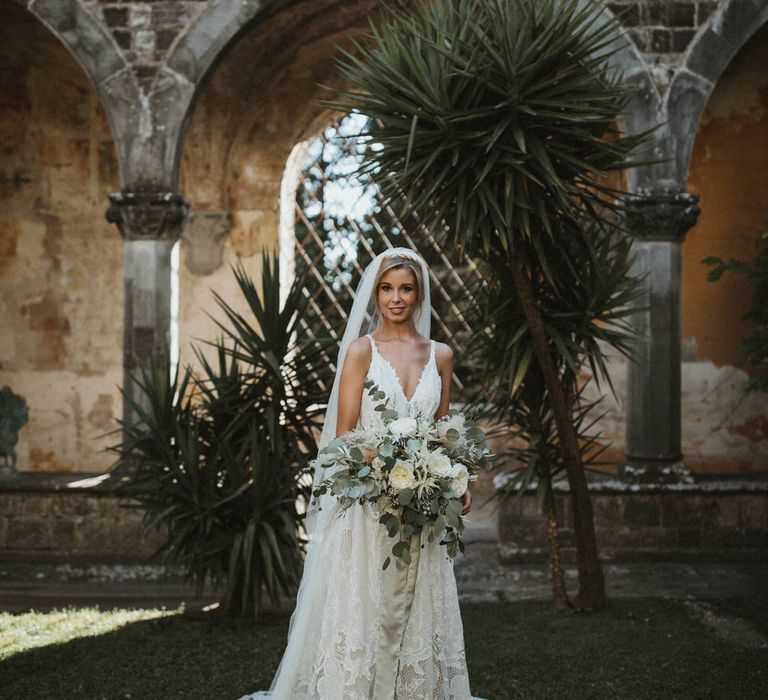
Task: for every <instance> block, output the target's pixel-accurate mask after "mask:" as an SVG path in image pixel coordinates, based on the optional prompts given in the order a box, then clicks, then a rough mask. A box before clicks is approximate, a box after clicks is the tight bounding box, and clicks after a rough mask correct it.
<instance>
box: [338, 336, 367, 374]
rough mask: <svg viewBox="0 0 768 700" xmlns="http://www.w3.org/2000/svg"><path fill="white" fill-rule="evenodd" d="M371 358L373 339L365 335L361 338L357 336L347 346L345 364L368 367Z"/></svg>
mask: <svg viewBox="0 0 768 700" xmlns="http://www.w3.org/2000/svg"><path fill="white" fill-rule="evenodd" d="M370 359H371V341H370V340H368V338H366V337H365V336H364V335H361V336H360V337H359V338H355V339H354V340H353V341H352V342H351V343H350V344H349V347H348V348H347V355H346V359H345V360H344V362H345V364H346V363H347V362H349V364H351V365H354V366H357V367H360V368H363V369H367V368H368V363H369V361H370Z"/></svg>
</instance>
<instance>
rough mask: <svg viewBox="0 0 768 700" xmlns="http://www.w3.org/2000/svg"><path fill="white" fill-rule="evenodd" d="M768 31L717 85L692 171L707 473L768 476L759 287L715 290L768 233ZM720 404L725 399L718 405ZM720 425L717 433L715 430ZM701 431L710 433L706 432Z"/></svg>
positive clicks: (698, 398) (694, 320)
mask: <svg viewBox="0 0 768 700" xmlns="http://www.w3.org/2000/svg"><path fill="white" fill-rule="evenodd" d="M766 62H768V24H764V25H763V26H762V27H761V28H760V29H758V30H757V31H756V32H755V33H754V34H752V36H751V37H750V38H749V39H748V40H747V42H746V43H745V44H744V45H743V46H742V47H741V49H740V50H739V51H738V53H737V54H736V55H735V56H734V57H733V58H732V60H731V62H730V63H729V64H728V66H727V67H726V69H725V70H724V72H723V73H722V75H721V76H720V77H719V79H718V81H717V83H716V84H715V86H714V88H713V90H712V92H711V94H710V97H709V100H708V102H707V104H706V106H705V108H704V111H703V113H702V116H701V120H700V121H699V126H698V130H697V132H696V136H695V140H694V143H693V149H692V154H691V161H690V167H689V176H688V177H689V188H690V190H691V191H692V192H694V193H696V194H698V195H700V197H701V215H700V218H699V221H698V223H697V225H696V228H695V229H694V230H693V231H692V232H691V233H690V234H689V235H688V236H687V237H686V240H685V243H684V244H683V248H682V252H683V258H682V279H683V280H684V284H683V286H682V290H681V311H682V314H681V315H682V337H683V348H684V356H683V361H684V362H685V363H686V369H687V371H686V372H685V373H684V379H685V382H684V392H683V396H684V400H685V402H686V404H687V413H688V420H687V421H686V423H685V424H684V431H683V437H684V441H685V444H686V447H687V449H686V452H687V453H689V454H690V455H691V460H695V459H696V455H697V454H698V455H700V454H703V453H706V454H707V455H708V458H707V459H706V460H704V459H702V458H699V459H698V461H699V462H701V464H700V468H701V469H702V470H705V471H718V472H740V471H752V470H756V469H758V468H760V467H761V465H762V469H766V468H768V462H766V461H765V457H764V456H763V457H762V458H760V457H759V455H760V453H761V449H760V445H761V443H763V444H764V440H765V428H764V427H763V426H764V418H762V419H761V413H762V411H761V410H760V409H761V408H762V407H761V406H759V405H758V401H757V397H756V396H754V395H753V396H750V395H748V394H744V392H743V388H744V383H745V382H746V380H747V378H748V376H749V375H750V374H754V368H751V369H750V368H749V367H744V368H740V367H739V365H740V364H741V360H740V357H739V349H738V348H739V344H740V342H741V339H742V338H743V337H744V334H745V332H746V331H747V329H748V328H750V327H751V325H752V324H753V322H751V321H748V320H745V319H743V318H742V317H743V315H744V314H745V313H746V312H747V310H748V309H749V307H750V304H751V300H752V295H753V293H754V286H753V285H752V284H750V283H749V282H748V281H747V280H746V279H745V278H743V277H742V276H740V275H732V274H728V273H727V274H725V275H724V276H723V277H722V279H720V280H719V281H717V282H709V281H708V280H707V273H708V272H709V271H710V270H711V269H712V266H710V265H705V264H704V263H703V262H702V261H703V260H704V259H705V258H707V257H711V256H717V257H720V258H722V259H723V260H725V261H727V260H729V259H731V258H734V259H737V260H742V261H748V262H750V263H751V262H754V260H755V258H756V256H757V253H758V251H759V241H760V237H761V236H762V235H763V234H764V233H765V232H766V231H768V206H767V205H766V204H765V191H766V190H767V189H768V171H766V169H765V159H766V156H768V147H766V144H768V77H767V76H766V74H765V69H764V67H765V64H766ZM715 397H716V400H715ZM713 425H716V426H720V429H719V430H715V431H712V429H711V428H712V426H713ZM699 426H705V429H703V430H702V429H700V428H699Z"/></svg>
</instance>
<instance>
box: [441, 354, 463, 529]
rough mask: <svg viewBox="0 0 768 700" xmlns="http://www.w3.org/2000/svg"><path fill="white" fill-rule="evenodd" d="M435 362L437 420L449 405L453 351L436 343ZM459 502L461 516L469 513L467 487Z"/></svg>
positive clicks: (446, 410) (446, 411)
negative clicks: (438, 396) (439, 389)
mask: <svg viewBox="0 0 768 700" xmlns="http://www.w3.org/2000/svg"><path fill="white" fill-rule="evenodd" d="M435 362H436V363H437V371H438V372H439V373H440V381H441V382H442V385H441V386H442V388H441V391H440V405H439V406H438V408H437V412H436V413H435V420H439V419H440V418H442V417H443V416H444V415H445V414H446V413H448V407H449V404H450V403H451V380H452V378H453V350H451V348H450V347H449V346H448V345H446V344H445V343H438V344H437V347H436V348H435ZM461 502H462V503H463V504H464V509H463V510H462V511H461V514H462V515H466V514H467V513H469V510H470V508H472V492H471V491H470V490H469V487H467V490H466V492H465V493H464V495H463V496H462V497H461Z"/></svg>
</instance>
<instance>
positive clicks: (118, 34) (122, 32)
mask: <svg viewBox="0 0 768 700" xmlns="http://www.w3.org/2000/svg"><path fill="white" fill-rule="evenodd" d="M112 36H113V37H115V41H116V42H117V45H118V46H119V47H120V48H121V49H130V48H131V43H132V41H133V35H132V34H131V32H129V31H128V30H127V29H113V30H112Z"/></svg>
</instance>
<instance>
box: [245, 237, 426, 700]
mask: <svg viewBox="0 0 768 700" xmlns="http://www.w3.org/2000/svg"><path fill="white" fill-rule="evenodd" d="M392 256H398V257H406V258H410V259H412V260H415V261H416V262H418V263H419V265H420V266H421V278H422V283H423V286H424V294H423V299H422V300H421V302H420V304H419V306H418V308H417V309H416V311H415V313H414V321H415V325H416V330H417V331H418V332H419V333H420V334H421V335H422V336H424V337H425V338H429V337H430V333H431V310H432V305H431V299H430V292H429V267H428V265H427V263H426V262H425V260H424V259H423V258H422V257H421V256H420V255H419V254H418V253H416V251H414V250H411V249H410V248H403V247H394V248H389V249H388V250H385V251H384V252H382V253H379V254H378V255H377V256H376V257H374V258H373V260H371V262H370V263H369V264H368V266H367V267H366V268H365V270H364V271H363V275H362V277H361V278H360V282H359V283H358V285H357V289H356V291H355V297H354V302H353V304H352V309H351V311H350V313H349V318H348V320H347V326H346V329H345V330H344V335H343V337H342V339H341V343H340V345H339V354H338V358H337V360H336V374H335V376H334V380H333V387H332V388H331V393H330V396H329V399H328V407H327V408H326V413H325V420H324V423H323V430H322V433H321V435H320V440H319V442H318V451H319V450H321V449H322V448H323V447H325V446H326V445H327V444H328V443H329V442H330V441H331V440H332V439H333V438H334V437H335V436H336V419H337V416H338V404H339V381H340V377H341V369H342V367H343V366H344V358H345V357H346V354H347V349H348V348H349V346H350V345H351V344H352V342H353V341H354V340H356V339H357V338H359V337H360V336H363V335H365V334H366V333H370V332H371V331H373V330H375V329H376V328H378V326H379V325H380V324H381V318H380V317H379V315H378V313H377V312H376V308H375V305H374V291H375V290H374V289H373V284H374V282H375V280H376V277H377V275H378V272H379V267H380V265H381V263H382V261H383V260H384V259H385V258H387V257H392ZM324 476H326V474H324V471H323V467H322V466H321V465H320V464H319V460H318V463H317V464H316V465H315V470H314V473H313V489H314V488H315V487H316V486H318V485H319V484H320V482H321V481H322V480H323V478H324ZM333 500H334V496H333V495H332V494H331V493H327V494H325V495H323V496H320V497H319V498H317V499H314V502H313V503H311V504H310V505H309V506H308V508H307V513H306V517H305V522H304V527H305V530H306V533H307V536H308V538H309V545H308V548H307V554H306V557H305V559H304V571H303V574H302V577H301V582H300V584H299V589H298V592H297V595H296V607H295V609H294V611H293V614H292V615H291V619H290V622H289V625H288V640H289V644H288V646H287V647H286V650H285V653H284V655H283V658H282V660H281V661H280V664H279V666H278V668H277V671H276V673H275V675H274V678H273V679H272V683H271V685H270V688H269V691H259V692H257V693H254V694H251V695H245V696H243V697H242V698H240V700H255V699H256V698H270V697H272V694H273V693H274V691H275V688H276V686H277V685H278V681H279V679H280V674H281V672H282V671H283V670H284V669H287V668H291V667H292V664H296V663H300V660H299V658H298V655H297V654H296V653H294V649H295V646H292V645H291V644H290V640H291V635H292V634H293V633H294V631H295V629H294V628H295V627H296V622H297V620H300V619H302V617H303V615H304V613H305V610H304V608H305V606H308V605H310V602H309V601H310V600H311V596H309V595H307V592H308V591H309V590H310V589H311V587H312V585H313V583H314V582H315V581H316V580H317V577H319V576H322V571H321V568H320V567H321V566H322V563H323V561H322V556H320V555H321V552H320V549H321V548H320V547H319V543H320V542H321V540H322V538H323V537H324V534H325V533H326V531H327V528H328V526H329V525H330V523H331V518H332V514H333V508H332V505H333ZM281 700H282V699H281ZM328 700H331V699H330V698H329V699H328Z"/></svg>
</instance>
